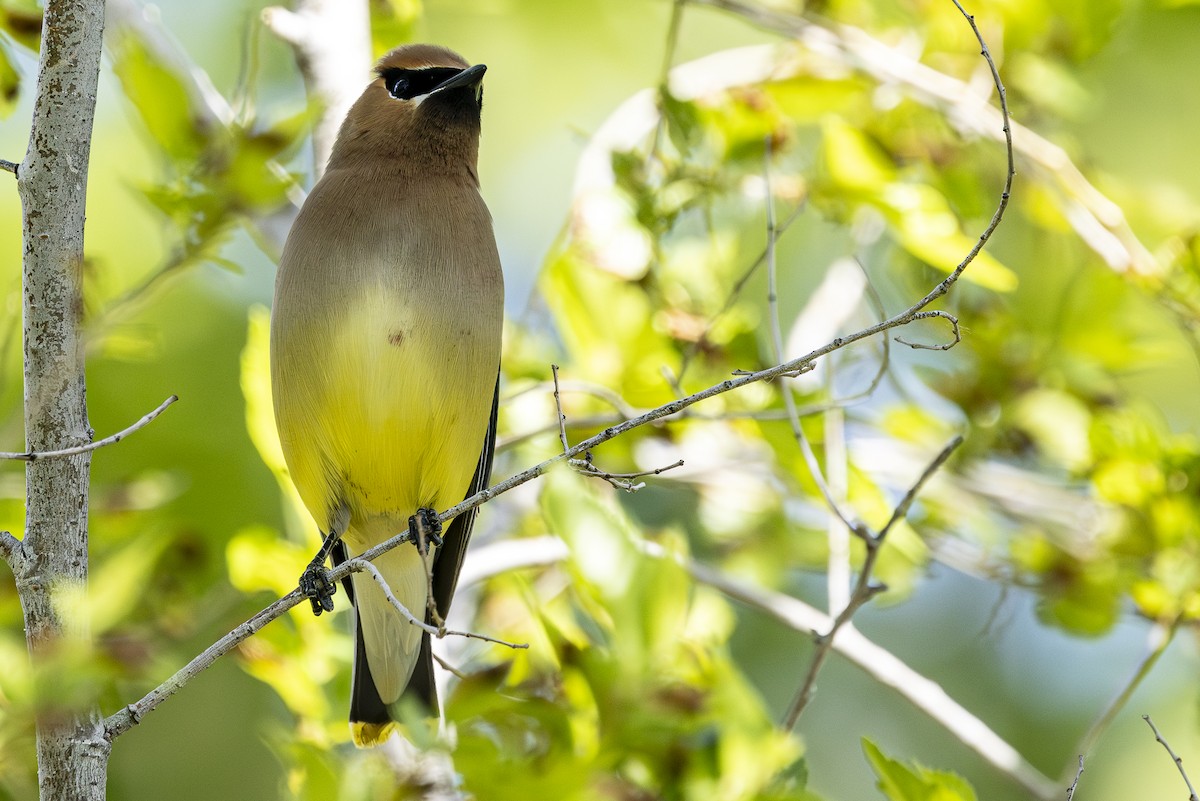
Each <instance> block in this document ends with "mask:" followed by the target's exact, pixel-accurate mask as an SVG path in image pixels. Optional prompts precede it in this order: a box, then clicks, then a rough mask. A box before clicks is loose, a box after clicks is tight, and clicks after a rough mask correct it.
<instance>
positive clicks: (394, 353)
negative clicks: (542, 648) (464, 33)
mask: <svg viewBox="0 0 1200 801" xmlns="http://www.w3.org/2000/svg"><path fill="white" fill-rule="evenodd" d="M484 70H485V67H484V66H483V65H477V66H474V67H472V66H470V65H468V64H467V62H466V61H464V60H463V59H462V57H460V56H459V55H457V54H456V53H453V52H451V51H449V50H446V49H444V48H441V47H435V46H432V45H409V46H405V47H400V48H397V49H396V50H393V51H392V52H390V53H388V54H387V55H386V56H384V57H383V58H382V59H381V60H380V61H379V63H378V65H377V66H376V68H375V73H376V76H377V77H376V78H375V80H374V81H372V82H371V84H370V85H369V86H368V87H367V89H366V91H365V92H363V94H362V97H360V98H359V99H358V101H357V102H356V103H355V104H354V106H353V107H352V108H351V109H350V112H349V114H347V116H346V121H345V122H344V123H343V124H342V127H341V130H340V131H339V133H338V138H337V143H336V144H335V145H334V148H333V152H332V155H331V156H330V158H329V166H328V168H327V170H326V172H325V175H324V177H322V178H321V180H320V181H318V182H317V184H316V186H314V187H313V190H312V193H311V194H310V195H309V196H308V199H307V200H306V201H305V203H304V207H303V208H302V209H301V210H300V214H299V216H297V218H296V222H295V224H294V225H293V226H292V230H291V233H290V234H289V235H288V238H287V243H286V244H285V245H284V249H283V256H282V258H281V259H280V263H279V274H278V276H277V278H276V283H275V303H274V306H273V308H272V312H271V382H272V391H273V395H274V403H275V421H276V424H277V425H278V427H279V438H280V440H281V442H282V445H283V453H284V456H285V457H286V459H287V465H288V470H289V471H290V473H291V476H292V481H293V482H294V483H295V485H296V489H297V490H298V491H299V493H300V497H301V499H303V501H304V504H305V506H307V507H308V510H309V512H311V513H312V515H313V517H314V518H315V519H316V521H317V524H318V525H319V526H320V528H321V531H322V532H323V533H324V534H326V535H327V536H326V540H325V544H324V545H323V546H322V549H321V551H320V552H319V553H318V554H317V558H316V559H314V560H313V563H312V565H310V566H309V569H308V570H306V571H305V574H304V576H303V577H302V579H301V587H302V588H303V589H304V590H305V592H306V593H307V594H308V596H309V599H310V601H311V602H312V605H313V612H314V613H315V614H320V613H321V611H322V610H323V609H324V610H330V609H332V608H333V602H332V598H331V596H332V594H333V591H334V589H335V588H334V587H333V586H332V585H331V584H330V582H329V580H328V578H327V572H326V570H325V567H324V562H325V557H326V555H327V554H330V553H332V555H333V559H334V562H335V563H337V562H340V561H342V560H345V559H347V558H350V557H352V556H354V555H355V554H359V553H362V552H363V551H364V550H366V549H367V548H370V547H371V546H373V545H376V544H378V543H380V542H382V541H383V540H385V539H388V538H390V537H392V536H394V535H396V534H398V533H401V532H403V531H405V530H406V529H409V527H410V518H412V517H413V516H414V515H418V514H420V515H423V516H424V519H428V517H429V515H430V514H431V511H430V510H432V511H433V512H436V511H441V510H444V509H448V508H450V507H451V506H453V505H455V504H457V503H458V502H460V501H462V500H463V499H464V498H466V497H467V496H470V495H473V494H475V493H476V492H478V491H479V490H481V489H483V488H485V487H486V486H487V482H488V479H489V477H490V474H491V467H492V453H493V447H494V443H495V435H496V397H497V396H496V392H497V389H498V384H497V381H498V378H499V370H500V336H501V328H502V321H503V307H504V280H503V277H502V275H501V272H500V257H499V255H498V254H497V252H496V241H495V237H494V235H493V233H492V220H491V215H490V214H489V213H488V210H487V207H486V206H485V205H484V202H483V199H482V198H481V197H480V195H479V178H478V175H477V173H476V162H477V160H478V153H479V127H480V110H481V109H482V106H483V89H482V80H483V73H484ZM474 518H475V512H474V511H472V512H469V513H467V514H464V515H460V516H459V517H458V518H456V519H455V520H453V521H452V522H451V523H450V525H449V526H448V527H447V529H446V532H445V534H444V536H443V537H441V539H440V543H439V540H438V538H437V537H436V536H434V537H431V538H430V539H431V544H430V545H429V550H428V551H427V554H428V559H429V562H430V564H431V565H432V575H433V581H432V593H433V595H432V597H433V600H434V602H435V603H436V607H437V609H438V610H439V612H440V613H441V614H442V615H445V614H446V612H447V611H448V609H449V607H450V599H451V597H452V596H453V594H454V586H455V583H456V582H457V580H458V573H459V568H460V567H461V566H462V559H463V553H464V551H465V550H466V547H467V541H468V539H469V538H470V535H471V525H472V523H473V522H474ZM434 520H435V521H436V518H434ZM415 528H416V526H415V525H414V530H415ZM431 533H433V534H436V533H437V532H436V531H435V532H431ZM418 547H419V546H418ZM375 565H376V567H378V568H379V571H380V572H381V574H382V575H383V577H384V578H385V579H386V580H387V582H388V584H389V586H390V587H391V588H392V591H393V592H394V593H395V595H396V597H397V598H398V599H399V601H400V602H401V603H402V604H404V605H405V607H407V608H408V610H409V611H410V612H412V613H413V614H414V615H416V616H417V617H418V618H421V617H422V616H424V617H425V618H426V619H427V620H428V615H427V614H426V595H427V587H429V586H430V585H429V583H428V580H427V576H426V572H425V567H424V564H423V561H422V557H421V553H420V552H419V551H418V549H417V547H414V546H412V545H408V544H404V545H401V546H400V547H398V548H394V549H393V550H391V551H389V552H388V553H386V554H384V555H383V556H381V557H379V558H378V559H377V560H375ZM345 588H346V592H347V594H348V595H349V596H350V598H351V600H352V602H353V603H354V607H355V612H356V618H355V620H356V623H355V634H356V641H357V648H356V652H355V659H354V678H353V688H352V696H351V702H350V724H351V730H352V732H353V735H354V741H355V743H356V744H358V745H360V746H367V745H375V744H377V743H380V742H382V741H383V740H385V739H386V738H387V737H388V735H389V734H390V732H391V730H392V728H393V727H394V725H395V724H394V723H393V720H394V719H395V710H396V705H397V703H398V702H399V701H400V699H401V696H402V695H404V696H405V697H407V698H414V699H416V700H417V701H420V702H421V703H423V704H424V705H425V708H426V710H427V711H430V712H432V713H434V714H436V710H437V701H436V693H435V689H434V681H433V662H432V656H431V652H430V643H429V635H428V634H424V633H423V632H422V631H421V630H420V629H418V628H417V627H416V626H413V625H411V624H409V623H408V621H406V620H405V619H404V618H403V617H402V616H401V615H400V614H399V613H398V612H397V611H396V610H395V608H393V607H392V606H391V605H390V604H389V603H388V601H387V599H386V598H385V596H384V594H383V592H382V590H381V589H380V588H379V586H378V585H377V584H376V583H375V582H374V581H373V580H372V578H371V576H370V575H369V574H366V573H355V574H353V577H352V579H351V580H350V581H347V582H346V583H345Z"/></svg>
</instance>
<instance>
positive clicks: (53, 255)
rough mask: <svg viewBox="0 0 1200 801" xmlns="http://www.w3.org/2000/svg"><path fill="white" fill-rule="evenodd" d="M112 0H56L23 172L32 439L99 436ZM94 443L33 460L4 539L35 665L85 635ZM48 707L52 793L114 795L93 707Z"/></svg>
mask: <svg viewBox="0 0 1200 801" xmlns="http://www.w3.org/2000/svg"><path fill="white" fill-rule="evenodd" d="M103 28H104V2H103V0H50V2H48V3H47V4H46V11H45V22H44V25H43V30H42V47H41V60H40V62H39V65H38V81H37V94H36V98H35V101H34V111H33V126H32V132H31V134H30V138H29V149H28V151H27V152H26V154H25V159H24V161H22V162H21V165H20V169H19V172H18V188H19V191H20V195H21V203H22V208H23V223H24V243H25V244H24V272H23V307H22V309H23V334H24V347H25V351H24V352H25V447H26V449H27V450H28V451H35V452H40V451H54V450H61V449H64V448H72V447H77V446H80V445H86V444H87V443H89V442H91V439H92V430H91V427H90V426H89V425H88V418H87V408H86V404H85V392H84V364H83V347H82V340H81V336H80V312H81V309H82V306H83V303H82V294H81V268H82V265H83V221H84V198H85V195H86V191H87V172H88V157H89V153H90V150H91V138H92V119H93V116H94V113H95V108H96V86H97V82H98V76H99V71H100V48H101V40H102V34H103ZM90 467H91V453H90V452H84V453H77V454H75V455H72V456H64V457H60V458H48V459H35V460H33V461H30V462H29V464H28V465H27V466H26V496H27V497H26V518H25V537H24V539H23V540H22V542H21V543H20V544H19V545H18V544H16V543H15V541H12V540H10V541H9V543H8V544H7V546H6V548H5V550H6V552H7V555H8V557H9V562H10V564H11V565H12V568H13V573H14V576H15V578H16V584H17V590H18V592H19V594H20V598H21V606H22V609H23V610H24V615H25V636H26V641H27V643H28V646H29V653H30V658H31V659H32V660H33V666H34V670H35V671H36V670H38V669H39V665H40V664H44V663H45V662H46V661H47V660H48V659H50V658H52V656H51V655H52V654H54V653H56V652H58V653H61V652H62V651H63V650H64V649H62V648H61V647H60V646H61V645H62V641H63V640H65V639H67V640H69V639H79V638H86V637H87V636H88V635H87V631H86V624H85V622H84V621H83V619H82V616H81V615H80V614H79V610H80V609H81V607H80V606H79V605H77V604H74V603H65V604H64V603H63V602H64V601H70V600H72V599H77V598H81V597H82V595H83V593H84V592H86V587H87V571H88V540H87V518H88V477H89V472H90ZM50 700H51V699H42V701H41V703H42V704H43V706H42V708H41V710H40V712H39V714H38V719H37V758H38V783H39V787H40V790H41V798H42V800H43V801H58V800H59V799H63V800H64V801H65V800H66V799H71V800H72V801H80V799H102V798H104V788H105V771H106V766H107V762H108V754H109V743H108V740H107V739H106V738H105V737H104V736H103V731H102V729H101V728H100V725H99V715H98V711H97V710H96V709H95V708H94V707H92V708H88V709H84V710H78V709H51V708H49V707H48V702H49V701H50Z"/></svg>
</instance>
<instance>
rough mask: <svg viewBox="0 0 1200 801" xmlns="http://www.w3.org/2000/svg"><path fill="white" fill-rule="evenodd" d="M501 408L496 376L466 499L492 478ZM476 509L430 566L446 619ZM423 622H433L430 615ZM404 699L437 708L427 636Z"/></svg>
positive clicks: (453, 526) (456, 525)
mask: <svg viewBox="0 0 1200 801" xmlns="http://www.w3.org/2000/svg"><path fill="white" fill-rule="evenodd" d="M499 405H500V377H499V376H496V391H495V392H494V393H493V394H492V414H491V418H490V419H489V420H488V430H487V436H486V437H484V440H483V452H482V453H480V454H479V464H477V465H476V466H475V475H474V476H473V477H472V478H471V486H470V488H469V489H468V490H467V494H466V495H464V496H463V497H464V499H465V498H470V497H471V496H472V495H474V494H475V493H477V492H480V491H481V490H484V489H487V486H488V482H490V481H491V478H492V458H493V457H494V456H495V455H496V412H497V409H498V408H499ZM478 511H479V507H478V506H477V507H475V508H474V509H472V510H470V511H469V512H464V513H463V514H461V515H459V516H458V517H456V518H454V520H453V522H451V523H450V526H449V528H448V529H447V530H446V533H445V534H443V535H442V547H440V548H438V549H437V558H436V560H435V561H434V563H433V571H432V572H433V600H434V602H435V603H436V604H437V610H438V613H439V614H440V615H441V616H442V617H443V618H445V617H446V614H447V613H448V612H449V611H450V601H451V600H453V598H454V589H455V587H457V586H458V574H459V572H460V571H461V570H462V563H463V557H464V556H465V555H466V553H467V544H468V543H469V542H470V540H471V529H472V527H474V525H475V515H476V513H477V512H478ZM425 622H426V623H432V621H431V620H430V619H429V614H428V613H426V615H425ZM404 695H405V697H409V698H416V699H418V700H419V701H421V702H422V703H424V704H425V705H426V707H427V708H429V709H430V710H436V709H437V686H436V684H435V680H434V676H433V651H432V648H431V643H430V640H429V635H428V634H426V635H424V636H423V637H422V638H421V653H420V654H419V655H418V657H417V664H416V666H415V667H414V668H413V674H412V678H410V679H409V680H408V687H406V688H405V690H404Z"/></svg>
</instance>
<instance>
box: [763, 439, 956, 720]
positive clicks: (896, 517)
mask: <svg viewBox="0 0 1200 801" xmlns="http://www.w3.org/2000/svg"><path fill="white" fill-rule="evenodd" d="M962 443H963V438H962V437H955V438H954V439H952V440H950V442H949V444H947V445H946V447H944V448H942V450H941V452H940V453H939V454H938V455H937V456H936V457H935V458H934V460H933V461H932V462H930V463H929V465H928V466H927V467H926V468H925V471H924V472H923V473H921V477H920V478H918V479H917V480H916V482H915V483H914V484H913V485H912V487H910V488H909V490H908V492H907V493H905V495H904V497H903V498H901V499H900V503H898V504H897V505H896V508H895V510H894V511H893V512H892V516H891V518H890V519H889V520H888V522H887V523H886V524H885V525H884V527H883V528H881V529H880V530H879V533H878V534H871V533H870V532H866V534H865V536H864V537H863V541H864V542H865V543H866V546H867V554H866V556H865V557H864V558H863V564H862V568H861V569H860V570H859V572H858V581H857V582H856V583H855V585H854V591H853V592H851V593H850V601H849V603H847V604H846V606H845V608H844V609H842V610H841V611H840V612H839V613H838V615H837V617H836V618H835V619H834V621H833V624H832V625H831V626H830V627H829V630H828V631H827V632H825V633H824V634H821V635H819V636H818V637H817V641H816V649H815V650H814V651H813V656H812V661H811V662H810V663H809V666H808V672H807V673H806V674H805V676H804V682H803V683H802V684H801V685H800V689H799V690H798V691H797V692H796V696H795V698H793V699H792V705H791V707H790V708H789V709H788V713H787V715H786V717H785V718H784V726H785V727H786V728H788V729H793V728H795V727H796V722H797V721H798V720H799V719H800V715H802V714H803V713H804V709H805V707H807V706H808V702H809V701H810V700H812V695H813V690H814V688H815V687H816V682H817V674H818V673H820V672H821V668H822V666H823V665H824V663H825V660H826V659H827V658H828V657H829V652H830V650H831V649H832V647H833V638H834V637H836V636H837V633H838V630H839V629H840V628H842V627H843V626H845V625H846V624H847V623H849V622H850V618H852V617H854V614H855V612H857V611H858V610H859V609H861V608H862V606H863V605H864V604H866V603H867V602H868V601H870V600H871V599H872V598H874V597H875V596H876V595H878V594H879V593H880V592H883V591H884V590H885V589H887V587H886V586H885V585H883V584H873V583H872V582H871V572H872V571H873V570H874V569H875V561H876V559H878V557H879V552H880V550H881V549H882V547H883V543H884V540H885V538H886V537H887V535H888V533H889V532H890V531H891V530H892V527H893V526H895V524H896V523H897V522H898V521H900V520H902V519H903V518H904V517H905V516H906V515H907V514H908V510H909V509H910V508H911V507H912V504H913V501H914V500H916V497H917V493H919V492H920V491H921V488H922V487H923V486H925V482H927V481H928V480H929V479H930V478H931V477H932V476H933V474H934V473H936V472H937V471H938V470H939V469H940V468H941V466H942V465H944V464H945V463H946V460H947V459H949V458H950V454H952V453H954V451H955V449H957V448H958V446H959V445H962Z"/></svg>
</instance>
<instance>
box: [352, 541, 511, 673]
mask: <svg viewBox="0 0 1200 801" xmlns="http://www.w3.org/2000/svg"><path fill="white" fill-rule="evenodd" d="M347 563H348V564H349V565H350V570H351V572H354V573H358V572H362V573H370V574H371V578H373V579H375V583H376V584H378V585H379V588H380V589H381V590H383V595H384V597H385V598H387V600H388V603H390V604H391V605H392V606H393V607H394V608H395V609H396V611H397V612H399V613H400V616H401V617H403V618H404V619H405V620H407V621H408V622H409V623H411V624H412V625H414V626H416V627H417V628H419V629H421V630H422V631H424V632H425V633H426V634H429V635H430V636H432V637H437V638H438V639H442V638H443V637H466V638H468V639H472V640H483V641H484V642H493V643H496V644H497V645H503V646H504V647H505V648H512V649H514V650H525V649H528V648H529V643H513V642H507V641H505V640H498V639H496V638H495V637H488V636H487V635H484V634H476V633H474V632H470V631H454V630H452V629H447V628H446V627H445V626H431V625H429V624H428V623H425V622H423V621H420V620H417V618H416V617H415V616H414V615H413V613H412V612H410V611H408V607H406V606H405V605H404V604H402V603H400V601H399V599H398V598H396V596H395V594H394V593H393V592H392V588H391V587H389V586H388V583H387V580H386V579H385V578H384V577H383V574H382V573H380V572H379V568H377V567H375V565H373V564H371V563H370V562H368V561H366V560H365V559H361V558H356V559H350V560H347Z"/></svg>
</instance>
